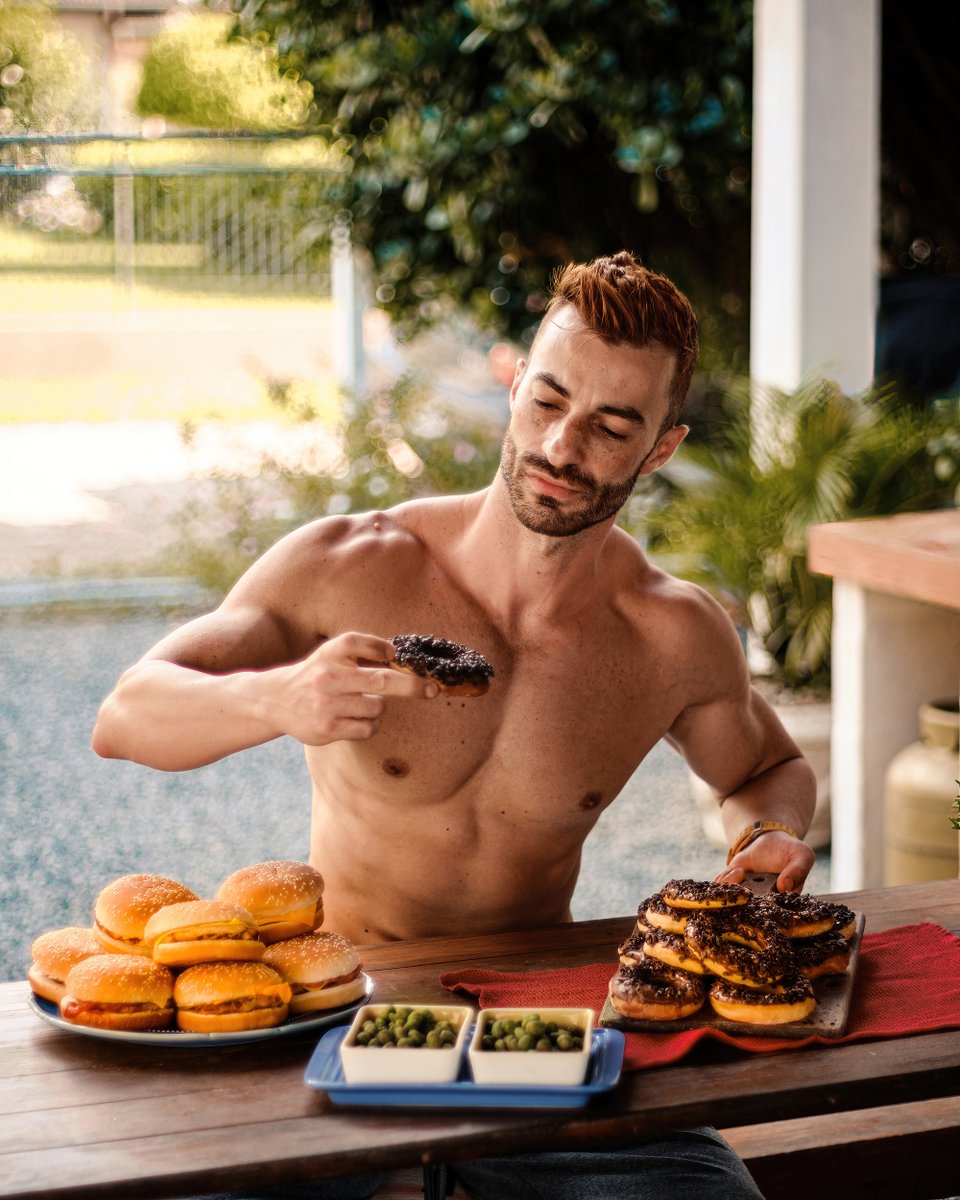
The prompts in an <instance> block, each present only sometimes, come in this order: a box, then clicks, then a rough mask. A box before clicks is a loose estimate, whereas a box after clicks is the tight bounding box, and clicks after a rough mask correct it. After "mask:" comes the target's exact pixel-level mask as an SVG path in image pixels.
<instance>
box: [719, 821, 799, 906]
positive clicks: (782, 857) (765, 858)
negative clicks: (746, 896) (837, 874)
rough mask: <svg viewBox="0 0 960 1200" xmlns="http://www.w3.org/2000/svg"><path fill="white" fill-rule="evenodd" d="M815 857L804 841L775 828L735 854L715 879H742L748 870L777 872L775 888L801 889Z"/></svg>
mask: <svg viewBox="0 0 960 1200" xmlns="http://www.w3.org/2000/svg"><path fill="white" fill-rule="evenodd" d="M814 859H815V855H814V853H813V851H812V850H811V849H810V847H809V846H808V845H807V844H806V842H801V841H800V840H799V839H797V838H795V837H791V836H790V834H789V833H782V832H781V831H780V830H778V829H774V830H770V831H769V832H768V833H764V834H761V835H760V837H758V838H757V840H756V841H754V842H751V843H750V845H749V846H746V847H744V849H743V850H741V851H740V853H739V854H735V855H734V856H733V858H732V859H731V860H730V862H729V864H728V865H727V866H726V867H725V868H724V869H723V870H722V871H721V872H720V873H719V874H718V875H717V876H716V880H717V882H718V883H742V882H743V880H744V877H745V876H746V875H747V874H748V873H749V872H751V871H757V872H765V873H770V874H775V875H776V876H777V891H778V892H800V891H802V890H803V885H804V883H805V882H806V878H807V876H808V875H809V874H810V870H811V868H812V867H813V863H814Z"/></svg>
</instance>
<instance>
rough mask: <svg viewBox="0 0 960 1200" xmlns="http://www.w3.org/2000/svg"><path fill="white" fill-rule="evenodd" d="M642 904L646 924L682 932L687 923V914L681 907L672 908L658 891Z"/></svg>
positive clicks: (671, 931) (669, 930)
mask: <svg viewBox="0 0 960 1200" xmlns="http://www.w3.org/2000/svg"><path fill="white" fill-rule="evenodd" d="M644 904H645V905H646V908H645V909H644V916H645V918H646V922H647V924H648V925H653V926H655V927H656V928H657V929H665V930H666V931H667V933H683V931H684V929H685V928H686V925H687V914H686V912H685V911H684V910H683V909H681V908H672V907H671V906H670V905H669V904H668V903H667V902H666V900H664V898H663V896H662V895H661V894H660V893H659V892H657V894H656V895H655V896H651V897H650V899H649V900H645V901H644ZM638 919H639V914H638Z"/></svg>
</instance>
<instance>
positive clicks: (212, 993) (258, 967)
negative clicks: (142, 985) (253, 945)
mask: <svg viewBox="0 0 960 1200" xmlns="http://www.w3.org/2000/svg"><path fill="white" fill-rule="evenodd" d="M173 996H174V1001H175V1003H176V1006H177V1025H178V1026H179V1028H180V1029H183V1030H186V1031H188V1032H190V1033H240V1032H242V1031H244V1030H248V1029H270V1028H272V1027H273V1026H275V1025H281V1024H282V1023H283V1022H284V1021H285V1020H286V1019H287V1015H288V1013H289V1011H290V985H289V983H286V982H285V981H284V980H283V979H281V978H280V976H279V975H278V974H277V972H276V971H275V970H274V969H273V968H272V967H268V966H267V965H266V963H262V962H213V963H201V964H200V965H199V966H196V967H187V969H186V970H185V971H184V972H182V974H180V975H178V976H177V979H176V983H175V984H174V986H173Z"/></svg>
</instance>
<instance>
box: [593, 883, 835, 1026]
mask: <svg viewBox="0 0 960 1200" xmlns="http://www.w3.org/2000/svg"><path fill="white" fill-rule="evenodd" d="M855 933H856V917H855V914H854V913H853V912H852V911H851V910H850V909H848V908H846V907H845V906H844V905H842V904H831V903H828V902H826V901H823V900H820V899H818V898H817V897H815V896H810V895H798V894H794V893H782V892H774V893H771V894H770V895H768V896H762V897H759V898H758V897H755V896H754V895H753V893H752V892H751V891H750V890H749V889H748V888H746V887H744V886H742V885H740V884H722V883H713V882H707V881H699V880H692V879H673V880H671V881H670V882H669V883H667V884H665V885H664V887H663V888H662V889H661V890H660V891H659V892H657V893H656V894H655V895H653V896H650V897H648V898H647V899H646V900H644V901H643V902H642V903H641V904H640V906H639V909H638V911H637V924H636V926H635V927H634V930H633V932H632V934H631V935H630V937H629V938H627V939H626V940H625V941H624V942H623V943H621V945H620V946H619V947H618V955H619V968H618V970H617V972H616V974H615V975H614V976H613V977H612V978H611V980H610V986H609V998H610V1004H611V1006H612V1007H613V1009H614V1010H615V1011H616V1012H617V1013H618V1014H620V1015H621V1016H624V1017H628V1018H632V1019H636V1020H642V1021H674V1020H677V1019H679V1018H681V1017H688V1016H692V1015H693V1014H694V1013H697V1012H698V1011H699V1010H700V1009H701V1008H703V1007H704V1005H706V1004H707V1002H708V1001H709V1006H710V1007H711V1008H712V1009H713V1010H714V1012H716V1013H717V1014H718V1015H719V1016H721V1017H724V1018H726V1019H728V1020H731V1021H738V1022H743V1023H746V1024H751V1025H782V1024H786V1023H789V1022H792V1021H800V1020H803V1019H804V1018H806V1017H808V1016H810V1014H811V1013H812V1012H813V1011H814V1009H815V1008H816V1003H817V1001H816V996H815V994H814V991H813V988H812V986H811V980H813V979H817V978H819V977H820V976H823V975H831V974H841V973H843V972H844V971H846V969H847V966H848V965H849V962H850V949H851V943H852V941H853V938H854V937H855Z"/></svg>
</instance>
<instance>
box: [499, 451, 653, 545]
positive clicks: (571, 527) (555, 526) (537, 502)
mask: <svg viewBox="0 0 960 1200" xmlns="http://www.w3.org/2000/svg"><path fill="white" fill-rule="evenodd" d="M644 462H646V458H644V459H643V460H642V461H641V462H640V464H639V465H638V466H637V469H636V471H634V472H633V474H632V475H631V476H630V478H629V479H623V480H620V481H619V482H616V483H598V482H597V480H596V479H594V478H593V476H592V475H588V474H587V473H586V472H585V471H581V470H580V469H579V467H574V466H567V467H560V468H559V469H558V468H557V467H553V466H551V465H550V463H548V462H547V460H546V459H544V458H539V457H538V456H537V455H535V454H524V455H523V456H522V457H520V456H518V454H517V444H516V442H515V441H514V440H513V438H512V437H511V435H510V433H509V432H508V433H507V434H506V435H505V437H504V439H503V452H502V457H501V460H500V471H501V473H502V475H503V479H504V482H505V483H506V485H507V493H508V495H509V497H510V506H511V508H512V509H513V513H514V516H515V517H516V518H517V520H518V521H519V522H520V524H521V525H523V526H524V528H525V529H529V530H530V531H531V532H532V533H542V534H544V535H545V536H547V537H572V536H573V535H574V534H577V533H582V532H583V530H584V529H589V528H590V527H591V526H593V525H599V524H600V523H601V522H603V521H606V520H607V519H608V518H610V517H613V516H615V515H616V514H617V513H618V512H619V511H620V509H621V508H623V506H624V504H626V502H627V500H629V498H630V494H631V493H632V491H633V488H634V485H635V484H636V482H637V479H638V478H639V477H640V471H641V470H642V469H643V464H644ZM518 467H519V470H518ZM524 467H532V468H534V470H536V471H537V472H539V474H541V475H545V476H546V477H547V478H548V479H554V480H556V482H557V483H560V484H565V485H567V486H569V487H574V488H577V489H578V490H579V491H580V493H581V499H580V500H579V501H578V502H577V503H576V505H575V506H574V505H573V504H572V502H570V501H566V502H564V504H565V505H566V507H561V502H560V501H559V500H557V499H555V498H554V497H553V496H535V497H533V498H530V497H529V496H528V495H527V494H526V493H525V492H524V490H523V469H524Z"/></svg>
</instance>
